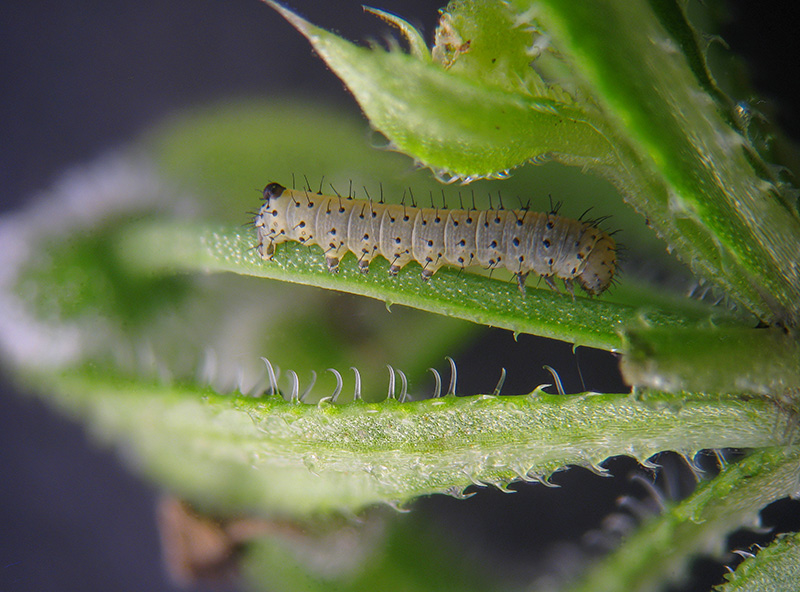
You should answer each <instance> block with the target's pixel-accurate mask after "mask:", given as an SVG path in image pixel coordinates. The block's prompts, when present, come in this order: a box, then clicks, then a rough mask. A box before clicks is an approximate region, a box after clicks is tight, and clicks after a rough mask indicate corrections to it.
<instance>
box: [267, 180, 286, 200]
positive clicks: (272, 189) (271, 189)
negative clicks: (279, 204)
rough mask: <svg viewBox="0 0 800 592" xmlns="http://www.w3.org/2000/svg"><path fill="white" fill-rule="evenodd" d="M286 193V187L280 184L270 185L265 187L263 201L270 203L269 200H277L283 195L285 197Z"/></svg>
mask: <svg viewBox="0 0 800 592" xmlns="http://www.w3.org/2000/svg"><path fill="white" fill-rule="evenodd" d="M284 191H286V187H284V186H283V185H281V184H280V183H270V184H268V185H267V186H266V187H264V191H263V192H262V194H263V195H264V197H263V199H265V200H266V201H267V203H269V200H271V199H277V198H279V197H280V196H281V195H283V192H284Z"/></svg>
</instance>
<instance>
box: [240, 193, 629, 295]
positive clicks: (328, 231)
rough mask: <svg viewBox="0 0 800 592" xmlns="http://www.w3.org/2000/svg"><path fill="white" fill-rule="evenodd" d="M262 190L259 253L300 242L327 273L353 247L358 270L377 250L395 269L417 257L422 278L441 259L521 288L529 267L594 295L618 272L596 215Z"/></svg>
mask: <svg viewBox="0 0 800 592" xmlns="http://www.w3.org/2000/svg"><path fill="white" fill-rule="evenodd" d="M263 193H264V200H265V203H264V205H263V206H262V207H261V210H260V211H259V212H258V214H257V215H256V217H255V227H256V230H257V232H258V245H257V249H258V253H259V254H260V255H261V257H262V258H263V259H271V258H272V255H273V253H274V252H275V245H277V244H280V243H283V242H286V241H297V242H300V243H302V244H304V245H319V246H320V247H322V249H323V250H324V251H325V262H326V263H327V265H328V270H329V271H330V272H332V273H335V272H337V271H338V269H339V261H340V259H341V258H342V256H343V255H344V254H345V253H346V252H347V251H350V252H352V253H353V254H354V255H355V256H356V257H357V258H358V268H359V270H360V271H362V272H363V273H367V271H369V264H370V262H371V261H372V260H373V259H374V258H375V257H376V256H381V257H383V258H385V259H387V260H388V261H389V263H390V267H389V273H390V274H392V275H396V274H397V272H398V271H399V270H400V269H401V268H402V267H404V266H405V265H406V264H407V263H409V262H411V261H416V262H417V263H418V264H419V265H420V266H421V267H422V277H423V279H426V280H427V279H429V278H430V277H431V276H432V275H433V274H434V273H436V271H437V270H438V269H439V268H440V267H442V266H443V265H451V266H454V267H460V268H464V267H468V266H471V265H480V266H483V267H484V268H488V269H497V268H504V269H507V270H509V271H511V272H512V273H513V274H515V275H516V277H517V281H518V283H519V287H520V290H522V291H523V292H524V288H525V280H526V278H527V277H528V274H530V273H531V272H533V273H534V274H536V275H538V276H541V277H542V278H544V280H545V281H546V282H547V283H548V285H550V286H551V287H552V288H555V283H554V282H553V278H554V277H557V278H560V279H562V280H564V282H565V284H566V286H567V289H568V290H570V292H571V291H572V282H573V280H574V281H575V282H577V283H578V285H579V286H580V287H581V288H583V290H585V291H586V292H587V293H588V294H591V295H595V294H600V293H601V292H603V291H604V290H606V289H607V288H608V287H609V286H610V285H611V281H612V279H613V277H614V272H615V271H616V264H617V253H616V243H615V242H614V239H613V238H611V236H610V235H609V234H608V233H606V232H604V231H603V230H601V229H600V228H598V226H597V224H596V223H595V222H592V221H582V220H573V219H570V218H565V217H563V216H559V215H558V214H556V213H555V212H550V213H548V214H544V213H538V212H531V211H528V210H527V209H520V210H506V209H502V208H501V209H490V210H476V209H469V210H463V209H461V210H450V209H438V208H420V207H416V206H406V205H392V204H384V203H376V202H373V201H371V200H362V199H353V198H349V197H347V198H346V197H340V196H338V195H333V196H332V195H322V194H320V193H313V192H311V191H297V190H293V189H286V188H285V187H283V186H282V185H279V184H278V183H270V184H269V185H267V186H266V187H265V188H264V192H263Z"/></svg>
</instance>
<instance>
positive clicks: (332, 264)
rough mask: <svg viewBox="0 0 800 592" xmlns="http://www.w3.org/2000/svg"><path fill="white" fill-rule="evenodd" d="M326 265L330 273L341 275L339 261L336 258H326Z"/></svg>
mask: <svg viewBox="0 0 800 592" xmlns="http://www.w3.org/2000/svg"><path fill="white" fill-rule="evenodd" d="M325 263H326V265H327V266H328V271H329V272H330V273H339V259H338V258H336V257H329V256H326V257H325Z"/></svg>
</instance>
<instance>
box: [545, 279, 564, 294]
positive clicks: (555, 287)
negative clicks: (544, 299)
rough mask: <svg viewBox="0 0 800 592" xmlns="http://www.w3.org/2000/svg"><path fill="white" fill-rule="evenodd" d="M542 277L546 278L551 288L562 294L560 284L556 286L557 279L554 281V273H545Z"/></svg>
mask: <svg viewBox="0 0 800 592" xmlns="http://www.w3.org/2000/svg"><path fill="white" fill-rule="evenodd" d="M542 277H543V278H544V281H545V283H546V284H547V285H548V286H549V287H550V289H551V290H553V291H554V292H557V293H559V294H561V290H559V289H558V286H556V283H555V281H553V276H552V275H545V276H542Z"/></svg>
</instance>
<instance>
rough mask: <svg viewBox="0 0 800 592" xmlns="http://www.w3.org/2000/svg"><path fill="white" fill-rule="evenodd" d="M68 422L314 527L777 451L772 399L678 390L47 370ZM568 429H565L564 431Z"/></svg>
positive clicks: (200, 491) (213, 492) (184, 476)
mask: <svg viewBox="0 0 800 592" xmlns="http://www.w3.org/2000/svg"><path fill="white" fill-rule="evenodd" d="M28 378H29V380H30V382H31V384H33V385H35V386H37V387H38V388H46V389H47V390H48V391H50V392H52V393H53V399H52V400H54V401H55V402H57V403H58V404H59V405H61V406H62V407H63V408H65V409H66V410H67V411H69V412H70V413H73V414H79V415H80V416H81V417H85V418H88V419H89V420H90V425H92V429H93V431H94V432H95V433H96V434H97V435H98V436H100V437H102V439H104V440H107V441H111V442H116V443H119V444H122V445H123V446H124V447H125V449H126V450H127V451H128V452H129V454H132V455H134V456H133V457H134V458H135V459H136V461H137V463H138V464H139V466H141V467H142V468H143V470H145V471H146V472H147V473H148V474H149V475H151V476H152V477H153V478H155V479H156V480H157V481H158V482H159V483H161V484H162V485H164V486H165V487H167V488H169V489H170V490H172V491H174V492H176V493H177V494H179V495H181V496H182V497H185V498H187V499H189V500H191V501H192V502H193V503H194V504H196V505H199V506H200V507H204V508H212V509H215V510H218V511H225V512H233V511H237V512H239V511H245V510H249V511H254V512H257V513H259V514H264V515H278V516H281V515H283V516H308V515H316V514H320V513H323V514H324V513H327V512H333V511H356V510H359V509H360V508H363V507H364V506H367V505H370V504H375V503H380V502H383V503H391V504H396V503H402V502H406V501H409V500H411V499H413V498H415V497H417V496H419V495H426V494H430V493H445V492H449V493H452V494H455V495H460V494H461V492H462V490H463V489H465V488H466V487H468V486H470V485H472V484H494V485H497V486H498V487H505V486H506V485H507V484H508V483H510V482H511V481H514V480H518V479H547V478H548V477H549V475H550V474H551V473H552V472H553V471H556V470H559V469H562V468H563V467H565V466H566V465H568V464H576V465H583V466H597V465H599V464H600V463H601V462H602V461H603V460H605V459H606V458H608V457H609V456H614V455H618V454H628V455H632V456H634V457H636V458H638V459H639V460H640V461H644V460H645V459H647V458H649V457H650V456H651V455H653V454H655V453H656V452H658V451H661V450H665V449H672V450H678V451H680V452H681V453H683V454H687V455H693V454H695V453H696V452H697V451H698V450H700V449H703V448H725V447H763V446H770V445H777V444H781V443H782V442H783V440H784V433H785V432H783V431H781V430H775V429H774V427H775V426H776V425H779V424H780V423H781V422H783V421H784V418H783V416H782V411H781V410H780V408H779V407H778V406H777V405H775V404H774V403H772V402H770V401H768V400H766V399H750V400H743V399H740V398H736V397H721V396H705V395H693V394H689V393H681V394H680V395H677V396H676V395H670V394H666V393H655V392H653V393H647V394H646V395H645V396H640V397H635V396H631V395H628V394H615V395H598V394H585V395H548V394H546V393H544V392H543V391H540V390H537V391H535V392H534V393H532V394H531V395H528V396H517V397H513V396H501V397H496V396H472V397H454V396H446V397H441V398H437V399H427V400H422V401H413V402H405V403H400V402H398V401H396V400H394V399H389V400H385V401H383V402H380V403H364V402H355V403H349V404H332V403H331V402H330V401H327V402H321V403H320V404H318V405H308V404H300V403H296V402H288V401H286V400H284V399H283V398H282V397H280V396H278V395H275V396H267V397H261V398H253V397H244V396H240V395H237V394H229V395H224V394H223V395H220V394H217V393H216V392H214V391H213V390H212V389H210V388H208V387H204V386H203V385H202V384H191V383H168V382H152V381H147V380H144V379H137V380H130V379H126V378H123V377H115V375H114V373H113V371H112V370H108V369H105V368H95V369H92V370H75V371H65V372H61V373H56V374H46V373H39V374H38V375H36V376H29V377H28ZM565 418H569V420H568V421H565Z"/></svg>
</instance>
